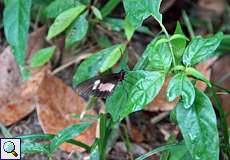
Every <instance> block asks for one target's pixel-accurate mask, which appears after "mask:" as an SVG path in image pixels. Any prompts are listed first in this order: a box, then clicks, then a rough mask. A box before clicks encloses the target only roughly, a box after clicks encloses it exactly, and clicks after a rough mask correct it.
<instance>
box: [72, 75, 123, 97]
mask: <svg viewBox="0 0 230 160" xmlns="http://www.w3.org/2000/svg"><path fill="white" fill-rule="evenodd" d="M123 78H124V71H121V72H119V73H114V74H110V75H105V76H95V77H93V78H91V79H89V80H86V81H84V82H82V83H80V84H79V85H77V86H76V92H78V93H79V94H80V95H82V96H83V97H86V96H89V95H93V96H96V97H101V98H106V97H108V96H110V95H111V94H112V92H113V90H114V88H115V87H116V85H117V84H118V82H119V81H122V80H123Z"/></svg>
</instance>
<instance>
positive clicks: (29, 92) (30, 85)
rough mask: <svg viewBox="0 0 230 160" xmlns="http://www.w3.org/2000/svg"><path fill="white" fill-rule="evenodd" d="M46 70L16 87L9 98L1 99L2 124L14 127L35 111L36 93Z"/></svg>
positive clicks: (0, 120) (36, 73) (0, 118)
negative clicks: (13, 125)
mask: <svg viewBox="0 0 230 160" xmlns="http://www.w3.org/2000/svg"><path fill="white" fill-rule="evenodd" d="M44 70H45V69H41V70H40V71H39V72H35V73H33V76H31V78H30V79H29V80H28V81H26V82H25V83H23V84H22V85H20V86H18V87H15V88H14V89H13V90H12V93H11V94H9V95H8V96H7V97H0V122H1V123H2V124H4V125H6V126H9V125H12V124H14V123H16V122H18V121H19V120H21V119H22V118H24V117H25V116H27V115H28V114H30V113H31V112H32V111H33V110H34V108H35V102H36V91H37V89H38V88H39V85H40V83H41V81H42V80H43V77H44V73H45V71H44ZM6 113H7V114H6Z"/></svg>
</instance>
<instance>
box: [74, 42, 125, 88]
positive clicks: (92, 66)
mask: <svg viewBox="0 0 230 160" xmlns="http://www.w3.org/2000/svg"><path fill="white" fill-rule="evenodd" d="M124 50H125V45H124V44H119V45H114V46H112V47H109V48H106V49H103V50H101V51H99V52H97V53H95V54H93V55H92V56H90V57H89V58H87V59H86V60H84V61H83V62H82V63H81V64H80V66H79V67H78V68H77V70H76V72H75V74H74V79H73V84H74V85H76V84H79V83H80V82H82V81H84V80H87V79H90V78H92V77H94V76H95V75H97V73H98V72H104V71H106V70H107V69H109V68H111V67H112V66H113V65H114V64H115V63H117V61H118V60H119V59H120V57H121V55H122V53H123V52H124Z"/></svg>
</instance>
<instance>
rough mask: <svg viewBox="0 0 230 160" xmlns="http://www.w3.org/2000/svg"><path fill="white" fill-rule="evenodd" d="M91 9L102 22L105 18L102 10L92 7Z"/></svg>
mask: <svg viewBox="0 0 230 160" xmlns="http://www.w3.org/2000/svg"><path fill="white" fill-rule="evenodd" d="M91 8H92V10H93V14H94V15H95V16H96V17H97V19H100V20H102V19H103V18H102V15H101V12H100V10H99V9H98V8H97V7H95V6H92V7H91Z"/></svg>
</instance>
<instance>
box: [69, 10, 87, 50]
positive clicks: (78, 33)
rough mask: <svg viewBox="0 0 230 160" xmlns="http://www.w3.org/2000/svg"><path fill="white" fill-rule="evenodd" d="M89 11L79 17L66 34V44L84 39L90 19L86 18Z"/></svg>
mask: <svg viewBox="0 0 230 160" xmlns="http://www.w3.org/2000/svg"><path fill="white" fill-rule="evenodd" d="M86 16H87V12H86V13H84V14H82V15H81V16H80V17H78V18H77V19H76V20H75V22H74V23H73V26H72V27H71V29H70V30H69V31H68V33H67V35H66V40H65V43H66V45H67V46H68V45H71V44H73V43H75V42H77V41H80V40H82V39H83V38H84V37H85V35H86V33H87V31H88V21H87V20H86Z"/></svg>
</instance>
